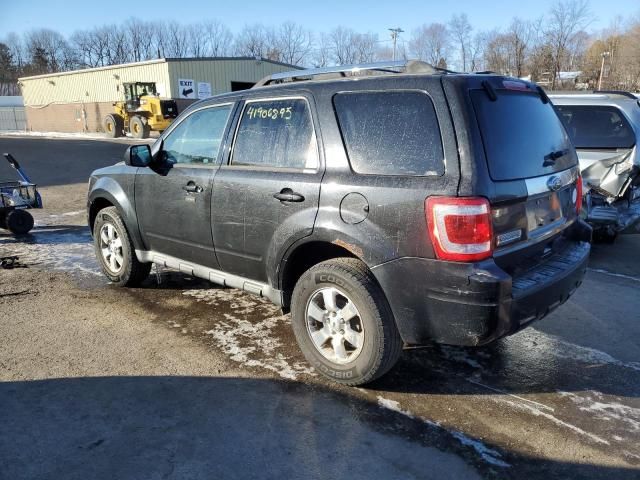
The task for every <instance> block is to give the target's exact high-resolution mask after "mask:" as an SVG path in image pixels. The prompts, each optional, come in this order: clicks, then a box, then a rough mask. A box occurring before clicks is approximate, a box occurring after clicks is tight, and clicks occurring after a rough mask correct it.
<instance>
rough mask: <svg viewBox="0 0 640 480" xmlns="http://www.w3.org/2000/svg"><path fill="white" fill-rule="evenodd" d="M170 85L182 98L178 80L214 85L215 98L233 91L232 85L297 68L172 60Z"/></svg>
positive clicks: (252, 61) (252, 62)
mask: <svg viewBox="0 0 640 480" xmlns="http://www.w3.org/2000/svg"><path fill="white" fill-rule="evenodd" d="M168 65H169V84H170V85H171V96H172V97H173V98H180V93H179V91H178V90H179V87H178V79H180V78H183V79H189V80H193V81H194V82H195V89H196V94H197V88H198V82H208V83H211V88H212V93H213V94H214V95H217V94H220V93H226V92H230V91H231V82H251V83H256V82H257V81H258V80H260V79H262V78H263V77H266V76H267V75H271V74H274V73H279V72H288V71H290V70H293V69H294V67H291V66H289V65H281V64H277V63H271V62H268V61H266V60H260V61H258V60H255V59H250V60H221V59H217V60H216V59H211V60H169V64H168Z"/></svg>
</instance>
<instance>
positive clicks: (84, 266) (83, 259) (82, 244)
mask: <svg viewBox="0 0 640 480" xmlns="http://www.w3.org/2000/svg"><path fill="white" fill-rule="evenodd" d="M0 253H1V254H2V255H17V256H18V257H19V259H20V263H22V264H24V265H27V266H29V265H35V266H43V267H47V268H50V269H52V270H60V271H66V272H82V273H89V274H92V275H100V268H99V266H98V262H97V260H96V258H95V253H94V250H93V243H92V241H91V236H90V235H89V229H88V228H81V229H76V228H74V229H69V228H62V227H61V228H51V229H47V230H39V229H38V228H34V229H33V230H32V231H31V234H30V235H29V237H26V238H25V239H22V238H18V237H14V236H12V235H6V236H4V235H1V234H0Z"/></svg>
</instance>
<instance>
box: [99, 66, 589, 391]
mask: <svg viewBox="0 0 640 480" xmlns="http://www.w3.org/2000/svg"><path fill="white" fill-rule="evenodd" d="M581 185H582V183H581V181H580V180H579V171H578V165H577V156H576V153H575V150H574V149H573V147H572V145H571V142H570V141H569V138H568V136H567V134H566V132H565V130H564V128H563V126H562V123H561V122H560V120H559V118H558V117H557V115H556V112H555V111H554V109H553V106H552V105H551V103H550V102H549V99H548V97H547V96H546V94H545V93H544V91H542V90H541V89H540V88H539V87H537V86H536V85H534V84H531V83H528V82H524V81H518V80H514V79H510V78H505V77H502V76H498V75H488V74H487V75H475V74H450V73H448V72H444V71H440V70H436V69H434V68H433V67H431V66H429V65H427V64H424V63H421V62H409V63H407V64H405V63H404V62H393V63H385V64H369V65H359V66H355V67H336V68H325V69H319V70H301V71H295V72H289V73H285V74H276V75H273V76H271V77H268V78H267V79H265V80H263V81H262V82H260V84H259V85H258V86H257V87H256V88H253V89H251V90H245V91H242V92H235V93H230V94H224V95H219V96H216V97H213V98H210V99H207V100H204V101H201V102H198V103H196V104H194V105H192V106H191V107H190V108H188V109H187V110H186V111H185V112H183V113H182V114H181V115H180V116H179V118H178V119H177V120H176V121H175V122H174V123H173V124H172V125H171V127H170V128H168V129H167V131H166V132H164V134H163V135H162V136H161V137H160V138H159V140H158V141H157V142H156V143H155V144H154V145H153V147H151V148H149V147H148V146H147V145H135V146H131V147H130V148H129V150H128V151H127V152H126V154H125V157H124V163H119V164H117V165H114V166H112V167H108V168H103V169H100V170H97V171H95V172H93V174H92V175H91V180H90V184H89V196H88V210H89V224H90V227H91V230H92V231H93V235H94V242H95V249H96V255H97V257H98V260H99V261H100V264H101V265H102V269H103V271H104V273H105V275H106V276H107V277H108V278H109V279H110V280H111V281H112V282H113V283H115V284H116V285H126V286H129V285H136V284H139V283H140V282H141V281H142V280H143V279H144V278H145V277H146V276H147V275H148V273H149V269H150V265H151V263H152V262H155V263H157V264H160V265H162V266H165V267H171V268H175V269H178V270H180V271H181V272H184V273H186V274H188V275H194V276H196V277H201V278H205V279H208V280H211V281H212V282H215V283H218V284H220V285H225V286H230V287H236V288H242V289H244V290H246V291H248V292H252V293H255V294H259V295H262V296H264V297H267V298H269V299H270V300H272V301H273V302H274V303H276V304H278V305H281V306H282V308H283V310H284V311H285V312H287V311H290V312H291V321H292V325H293V331H294V333H295V336H296V339H297V341H298V343H299V345H300V348H301V350H302V352H303V353H304V355H305V356H306V358H307V359H308V361H309V362H310V363H311V364H312V365H313V366H314V367H315V368H316V370H317V371H319V372H320V373H322V374H324V375H325V376H327V377H329V378H331V379H333V380H335V381H337V382H341V383H345V384H349V385H359V384H364V383H367V382H370V381H372V380H374V379H376V378H378V377H380V376H381V375H383V374H384V373H385V372H387V371H388V370H389V369H390V368H391V367H392V366H393V365H394V364H395V363H396V361H397V359H398V357H399V355H400V352H401V350H402V347H403V346H406V345H423V344H425V343H427V342H432V341H435V342H440V343H446V344H452V345H473V346H476V345H484V344H487V343H490V342H492V341H494V340H496V339H498V338H500V337H502V336H504V335H508V334H511V333H514V332H516V331H517V330H519V329H520V328H523V327H524V326H526V325H528V324H530V322H532V321H534V320H538V319H540V318H542V317H544V316H545V315H547V314H548V313H549V312H550V311H551V310H553V309H554V308H556V307H557V306H558V305H560V304H561V303H563V302H565V301H566V300H567V299H568V298H569V296H570V295H571V294H572V293H573V292H574V291H575V289H576V288H577V287H578V286H579V285H580V283H581V282H582V279H583V276H584V274H585V270H586V265H587V258H588V256H589V250H590V244H589V240H590V236H591V229H590V227H589V226H588V225H587V224H586V223H584V222H583V221H581V220H580V218H579V216H578V212H579V210H580V199H581V198H582V195H581V194H580V187H581Z"/></svg>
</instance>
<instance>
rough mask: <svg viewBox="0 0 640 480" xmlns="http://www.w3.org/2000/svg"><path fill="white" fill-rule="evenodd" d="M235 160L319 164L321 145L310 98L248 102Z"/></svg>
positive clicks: (263, 163) (297, 165)
mask: <svg viewBox="0 0 640 480" xmlns="http://www.w3.org/2000/svg"><path fill="white" fill-rule="evenodd" d="M231 164H232V165H246V166H257V167H275V168H294V169H316V168H318V145H317V143H316V136H315V133H314V130H313V123H312V121H311V112H310V111H309V105H308V104H307V102H306V100H304V99H300V98H294V99H278V100H268V101H267V100H265V101H257V102H247V104H246V105H245V107H244V110H243V112H242V116H241V118H240V125H239V126H238V132H237V134H236V140H235V145H234V147H233V154H232V158H231Z"/></svg>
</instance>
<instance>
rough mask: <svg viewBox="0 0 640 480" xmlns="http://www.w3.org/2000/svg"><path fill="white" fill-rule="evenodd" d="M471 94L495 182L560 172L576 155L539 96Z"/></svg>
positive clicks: (504, 93) (571, 162)
mask: <svg viewBox="0 0 640 480" xmlns="http://www.w3.org/2000/svg"><path fill="white" fill-rule="evenodd" d="M496 93H497V98H496V100H495V101H491V99H490V98H489V96H488V95H487V93H486V92H485V91H484V90H473V91H471V100H472V102H473V106H474V108H475V111H476V118H477V119H478V124H479V126H480V133H481V134H482V140H483V142H484V149H485V154H486V156H487V162H488V164H489V173H490V174H491V178H493V179H494V180H517V179H521V178H530V177H538V176H541V175H548V174H551V173H554V172H559V171H561V170H565V169H567V168H569V167H572V166H573V165H575V164H576V163H577V156H576V153H575V150H574V149H573V147H572V145H571V142H570V141H569V137H568V136H567V133H566V132H565V130H564V128H563V126H562V123H561V122H560V120H559V119H558V116H557V114H556V112H555V110H554V109H553V106H552V105H551V104H550V103H544V102H543V101H542V100H541V98H540V96H539V95H538V94H537V93H526V92H512V91H506V90H497V91H496Z"/></svg>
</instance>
